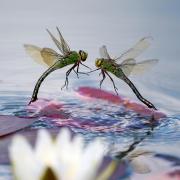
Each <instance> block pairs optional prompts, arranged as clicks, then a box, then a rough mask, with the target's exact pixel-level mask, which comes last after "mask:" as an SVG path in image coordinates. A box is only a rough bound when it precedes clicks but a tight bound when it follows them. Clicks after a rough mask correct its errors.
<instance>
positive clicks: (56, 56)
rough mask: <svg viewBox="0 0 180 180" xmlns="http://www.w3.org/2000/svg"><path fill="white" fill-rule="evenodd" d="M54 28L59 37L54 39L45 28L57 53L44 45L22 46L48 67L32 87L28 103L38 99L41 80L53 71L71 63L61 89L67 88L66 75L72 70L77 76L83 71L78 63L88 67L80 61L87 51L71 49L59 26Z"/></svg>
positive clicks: (85, 57)
mask: <svg viewBox="0 0 180 180" xmlns="http://www.w3.org/2000/svg"><path fill="white" fill-rule="evenodd" d="M56 29H57V32H58V35H59V39H56V38H55V36H54V35H53V34H52V33H51V32H50V31H49V30H48V29H47V32H48V34H49V35H50V37H51V39H52V40H53V42H54V43H55V45H56V46H57V48H58V50H59V51H60V53H57V52H56V51H55V50H53V49H51V48H46V47H45V48H40V47H38V46H35V45H31V44H25V45H24V48H25V51H26V52H27V54H28V55H30V56H31V57H32V58H33V59H34V60H35V61H36V62H37V63H39V64H43V65H46V66H48V69H47V70H46V71H45V72H44V73H43V74H42V75H41V77H40V78H39V79H38V81H37V83H36V85H35V87H34V90H33V94H32V97H31V100H30V102H29V104H31V103H32V102H34V101H36V100H37V99H38V97H37V96H38V91H39V88H40V86H41V84H42V82H43V81H44V79H45V78H46V77H47V76H48V75H49V74H50V73H52V72H53V71H55V70H57V69H61V68H63V67H65V66H68V65H72V67H71V68H70V69H69V70H68V71H67V72H66V80H65V83H64V85H63V86H62V88H61V89H63V88H64V87H66V88H68V83H69V81H68V76H69V74H70V73H71V71H72V70H73V71H74V72H75V73H76V75H77V77H79V76H78V74H79V73H83V72H79V66H80V65H83V66H85V67H87V68H89V67H88V66H86V65H85V64H83V63H82V62H84V61H86V59H87V56H88V54H87V52H85V51H83V50H79V51H78V52H77V51H71V49H70V47H69V46H68V44H67V42H66V41H65V40H64V38H63V36H62V34H61V32H60V30H59V28H58V27H56ZM89 69H90V68H89ZM84 74H85V73H84Z"/></svg>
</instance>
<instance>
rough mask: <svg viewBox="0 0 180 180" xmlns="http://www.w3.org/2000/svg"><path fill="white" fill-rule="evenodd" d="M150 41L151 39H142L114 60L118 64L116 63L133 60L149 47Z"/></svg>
mask: <svg viewBox="0 0 180 180" xmlns="http://www.w3.org/2000/svg"><path fill="white" fill-rule="evenodd" d="M151 40H152V37H145V38H142V39H141V40H140V41H139V42H137V43H136V44H135V45H134V46H133V47H132V48H131V49H129V50H128V51H126V52H125V53H123V54H122V55H121V56H120V57H118V58H117V59H115V60H116V61H117V62H118V61H123V60H125V59H135V58H136V57H137V56H139V55H140V54H141V53H142V52H144V51H145V50H146V49H147V48H148V47H149V46H150V44H151Z"/></svg>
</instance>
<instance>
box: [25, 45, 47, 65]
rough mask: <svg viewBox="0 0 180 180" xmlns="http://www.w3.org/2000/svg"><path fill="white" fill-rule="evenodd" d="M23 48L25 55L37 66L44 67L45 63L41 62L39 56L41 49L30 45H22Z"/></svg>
mask: <svg viewBox="0 0 180 180" xmlns="http://www.w3.org/2000/svg"><path fill="white" fill-rule="evenodd" d="M24 48H25V51H26V53H27V54H28V55H29V56H30V57H32V58H33V59H34V60H35V61H36V62H37V63H38V64H41V65H46V63H45V62H44V60H43V57H42V56H41V51H42V49H41V48H40V47H37V46H34V45H30V44H24Z"/></svg>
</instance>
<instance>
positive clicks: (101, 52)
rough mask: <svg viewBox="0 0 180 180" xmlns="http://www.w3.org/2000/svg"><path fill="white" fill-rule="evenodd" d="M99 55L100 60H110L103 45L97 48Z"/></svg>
mask: <svg viewBox="0 0 180 180" xmlns="http://www.w3.org/2000/svg"><path fill="white" fill-rule="evenodd" d="M99 54H100V56H101V58H103V59H111V58H110V55H109V53H108V51H107V48H106V46H105V45H103V46H101V47H100V48H99Z"/></svg>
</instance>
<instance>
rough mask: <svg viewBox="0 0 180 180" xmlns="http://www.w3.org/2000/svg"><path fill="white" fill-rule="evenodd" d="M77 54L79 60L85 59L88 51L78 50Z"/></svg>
mask: <svg viewBox="0 0 180 180" xmlns="http://www.w3.org/2000/svg"><path fill="white" fill-rule="evenodd" d="M79 55H80V58H81V61H85V60H86V59H87V56H88V53H86V52H85V51H82V50H80V51H79Z"/></svg>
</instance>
